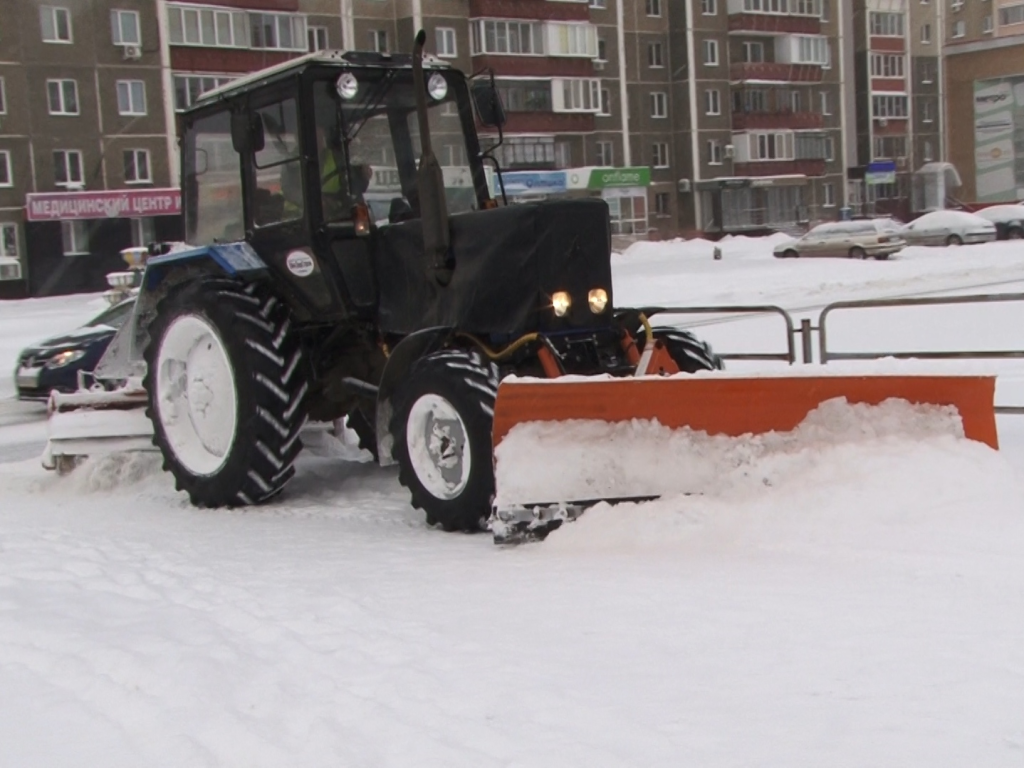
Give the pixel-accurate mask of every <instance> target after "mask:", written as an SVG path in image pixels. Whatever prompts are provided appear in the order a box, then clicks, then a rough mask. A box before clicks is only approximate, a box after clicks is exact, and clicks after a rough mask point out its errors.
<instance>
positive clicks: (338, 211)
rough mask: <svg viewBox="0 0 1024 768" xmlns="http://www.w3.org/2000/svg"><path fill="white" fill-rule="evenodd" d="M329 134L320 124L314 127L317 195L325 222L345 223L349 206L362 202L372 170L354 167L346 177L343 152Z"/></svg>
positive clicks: (348, 213) (368, 167)
mask: <svg viewBox="0 0 1024 768" xmlns="http://www.w3.org/2000/svg"><path fill="white" fill-rule="evenodd" d="M331 133H332V131H331V130H330V129H329V128H328V127H327V126H326V125H324V124H323V123H322V122H318V123H317V152H318V153H319V158H320V193H321V196H322V199H323V207H324V218H325V219H326V220H327V221H337V220H339V219H347V218H349V217H350V216H351V215H352V206H354V205H355V204H357V203H359V202H361V200H362V196H363V194H364V193H365V192H366V190H367V188H368V187H369V186H370V180H371V179H372V178H373V169H372V168H371V167H370V166H369V165H366V164H361V165H359V164H353V165H352V168H351V170H350V172H349V173H346V166H347V163H346V161H345V151H344V149H342V147H341V146H340V145H339V144H338V143H337V142H336V141H332V140H331V138H330V135H331Z"/></svg>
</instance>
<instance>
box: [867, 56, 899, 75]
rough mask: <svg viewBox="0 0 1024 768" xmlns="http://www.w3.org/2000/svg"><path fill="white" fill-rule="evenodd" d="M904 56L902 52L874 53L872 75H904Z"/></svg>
mask: <svg viewBox="0 0 1024 768" xmlns="http://www.w3.org/2000/svg"><path fill="white" fill-rule="evenodd" d="M903 61H904V57H903V56H902V55H900V54H886V53H872V54H871V76H872V77H903Z"/></svg>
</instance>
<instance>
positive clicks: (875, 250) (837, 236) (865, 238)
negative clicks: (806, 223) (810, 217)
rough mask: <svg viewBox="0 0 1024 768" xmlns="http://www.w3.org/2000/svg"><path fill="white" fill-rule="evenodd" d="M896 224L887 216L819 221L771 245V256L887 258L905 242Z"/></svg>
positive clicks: (793, 257) (788, 257)
mask: <svg viewBox="0 0 1024 768" xmlns="http://www.w3.org/2000/svg"><path fill="white" fill-rule="evenodd" d="M905 245H906V243H905V242H904V241H903V238H902V237H901V236H900V234H899V225H898V224H896V223H894V222H893V221H892V220H890V219H862V220H858V221H833V222H828V223H826V224H819V225H818V226H816V227H814V228H813V229H811V230H810V231H809V232H808V233H807V234H806V235H804V236H803V237H800V238H797V239H796V240H789V241H787V242H785V243H780V244H779V245H777V246H775V258H777V259H795V258H797V257H801V256H845V257H847V258H851V259H867V258H873V259H888V258H889V256H890V255H891V254H893V253H896V252H897V251H899V250H900V249H902V248H903V246H905Z"/></svg>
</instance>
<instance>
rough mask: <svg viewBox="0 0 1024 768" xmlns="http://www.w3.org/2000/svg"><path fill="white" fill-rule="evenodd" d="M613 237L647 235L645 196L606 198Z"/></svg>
mask: <svg viewBox="0 0 1024 768" xmlns="http://www.w3.org/2000/svg"><path fill="white" fill-rule="evenodd" d="M606 202H607V203H608V212H609V213H610V214H611V219H612V234H613V235H643V234H646V233H647V195H646V194H643V195H638V196H636V197H612V198H607V199H606Z"/></svg>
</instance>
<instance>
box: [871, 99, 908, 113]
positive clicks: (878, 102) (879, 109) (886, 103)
mask: <svg viewBox="0 0 1024 768" xmlns="http://www.w3.org/2000/svg"><path fill="white" fill-rule="evenodd" d="M871 116H872V117H898V118H905V117H906V116H907V97H906V96H872V97H871Z"/></svg>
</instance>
